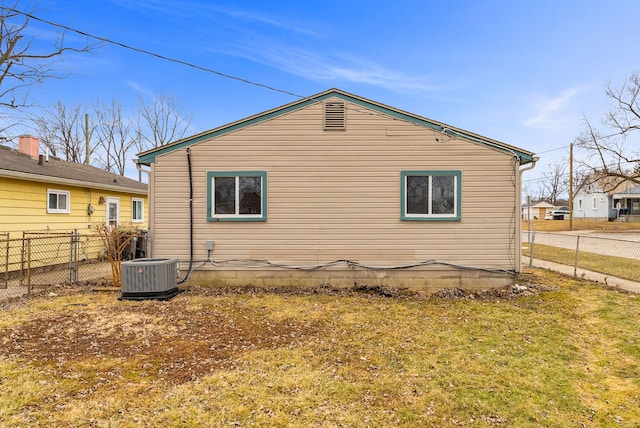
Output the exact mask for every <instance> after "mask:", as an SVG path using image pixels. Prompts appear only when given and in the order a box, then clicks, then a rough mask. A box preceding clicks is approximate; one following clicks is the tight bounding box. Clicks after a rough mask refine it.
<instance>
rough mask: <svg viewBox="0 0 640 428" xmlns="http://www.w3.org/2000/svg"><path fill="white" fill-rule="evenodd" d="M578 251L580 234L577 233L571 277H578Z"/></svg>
mask: <svg viewBox="0 0 640 428" xmlns="http://www.w3.org/2000/svg"><path fill="white" fill-rule="evenodd" d="M579 251H580V235H578V239H576V260H575V262H574V263H573V277H574V278H577V277H578V252H579Z"/></svg>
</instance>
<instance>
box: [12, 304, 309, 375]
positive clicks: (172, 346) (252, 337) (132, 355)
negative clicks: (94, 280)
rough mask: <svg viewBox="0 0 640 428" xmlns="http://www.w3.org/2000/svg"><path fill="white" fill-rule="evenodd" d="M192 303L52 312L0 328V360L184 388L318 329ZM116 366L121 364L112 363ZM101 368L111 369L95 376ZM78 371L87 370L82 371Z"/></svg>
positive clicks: (241, 310) (71, 308) (81, 307)
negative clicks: (250, 354)
mask: <svg viewBox="0 0 640 428" xmlns="http://www.w3.org/2000/svg"><path fill="white" fill-rule="evenodd" d="M114 300H115V296H114ZM189 301H190V299H189V298H188V297H186V298H182V299H173V300H171V301H169V302H155V301H145V302H120V303H119V304H110V305H107V304H105V305H98V307H95V306H94V305H89V304H70V305H67V308H65V309H66V310H64V311H56V312H55V315H52V314H49V315H46V316H43V317H39V318H35V319H33V320H30V321H29V322H27V323H24V324H20V325H17V326H13V327H10V328H7V329H4V330H2V331H0V344H1V345H2V346H1V349H0V355H3V356H14V357H18V358H22V359H26V360H29V361H30V362H31V364H34V365H37V366H47V367H49V368H50V369H51V370H55V371H56V372H57V373H58V374H62V375H63V376H65V375H66V376H70V377H80V376H84V375H85V374H88V373H91V375H93V374H95V376H96V377H98V378H100V379H107V378H110V377H115V378H121V377H122V376H130V375H131V373H130V372H131V371H134V372H135V373H136V376H140V377H147V378H149V379H154V378H156V379H161V380H166V381H169V382H172V383H182V382H185V381H189V380H193V379H197V378H199V377H201V376H203V375H207V374H210V373H211V372H213V371H214V370H216V369H217V368H221V367H223V366H225V365H226V364H229V362H230V361H232V359H234V358H236V357H238V356H239V355H240V354H242V352H244V351H247V350H253V349H263V348H273V347H278V346H284V345H287V344H292V343H294V342H300V341H302V340H304V338H305V336H307V335H313V334H315V331H316V330H315V328H313V329H312V327H311V326H309V325H303V324H300V323H296V322H294V321H278V322H274V321H271V320H269V319H268V317H266V316H260V315H258V314H256V313H255V312H252V311H250V310H248V309H246V308H243V307H234V306H232V305H229V304H227V305H224V306H207V307H197V306H196V307H194V306H193V305H190V304H189ZM89 306H91V307H89ZM114 361H115V362H118V361H121V362H122V364H121V365H119V366H118V364H116V365H115V366H113V365H114V363H113V362H114ZM101 362H102V363H104V364H101ZM127 364H129V366H127ZM102 365H104V366H108V367H111V368H110V369H109V370H107V372H104V371H103V372H102V373H94V372H93V371H92V370H94V367H92V366H96V367H100V366H102ZM83 366H89V367H88V370H87V373H83V370H82V367H83ZM127 373H128V374H127Z"/></svg>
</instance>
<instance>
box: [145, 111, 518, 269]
mask: <svg viewBox="0 0 640 428" xmlns="http://www.w3.org/2000/svg"><path fill="white" fill-rule="evenodd" d="M322 111H323V110H322V104H315V105H311V106H309V107H306V108H304V109H301V110H298V111H294V112H290V113H287V114H286V115H283V116H280V117H277V118H275V119H272V120H269V121H266V122H262V123H259V124H256V125H252V126H248V127H245V128H242V129H240V130H238V131H235V132H233V133H229V134H226V135H223V136H220V137H218V138H215V139H212V140H208V141H204V142H201V143H198V144H195V145H192V146H191V162H192V168H193V183H194V201H193V209H194V250H195V259H196V260H204V259H206V257H207V252H206V247H205V242H206V241H208V240H212V241H214V242H215V248H214V251H213V259H215V260H226V259H242V258H247V259H259V260H268V261H270V262H273V263H281V264H289V265H300V264H317V263H326V262H330V261H333V260H338V259H349V260H354V261H358V262H360V263H364V264H369V265H376V266H393V265H404V264H412V263H416V262H421V261H425V260H431V259H436V260H441V261H445V262H448V263H454V264H459V265H465V266H477V267H485V268H503V269H512V270H513V269H515V261H514V259H515V254H516V247H517V244H516V229H515V228H516V227H517V220H519V217H520V211H519V208H518V203H517V199H518V198H517V195H519V189H518V191H517V192H516V188H517V187H518V186H519V182H518V180H517V175H518V171H517V168H518V165H517V162H512V156H510V155H509V154H505V153H504V152H499V151H497V150H493V149H492V148H489V147H487V146H482V145H479V144H476V143H472V142H468V141H464V140H462V139H453V138H449V137H447V136H445V135H442V134H439V133H435V132H434V131H432V130H429V129H426V128H423V127H420V126H417V125H413V124H409V123H406V122H403V121H400V120H395V119H391V118H388V117H386V116H383V115H380V114H375V113H374V112H369V111H367V110H366V109H364V108H362V107H360V106H350V105H349V104H347V122H346V123H347V128H346V130H345V131H324V130H323V116H322ZM436 138H438V139H439V140H440V141H441V142H437V141H436ZM186 156H187V155H186V150H185V149H181V150H176V151H174V152H170V153H167V154H164V155H160V156H158V157H157V159H156V162H155V163H154V164H153V166H152V168H153V173H152V174H151V178H150V179H151V181H152V184H151V189H153V191H154V197H153V204H154V205H153V208H152V212H153V214H152V215H153V218H152V223H153V228H154V237H153V255H154V257H175V258H179V259H181V260H188V258H189V181H188V169H187V158H186ZM245 170H255V171H266V173H267V183H268V201H267V206H268V208H267V209H268V211H267V221H266V222H207V221H206V209H207V195H206V189H207V183H206V180H207V172H208V171H245ZM403 170H460V171H461V173H462V192H461V193H462V195H461V198H462V209H461V211H462V212H461V220H458V221H402V220H400V173H401V171H403Z"/></svg>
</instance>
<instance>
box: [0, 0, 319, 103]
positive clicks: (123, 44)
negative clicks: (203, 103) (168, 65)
mask: <svg viewBox="0 0 640 428" xmlns="http://www.w3.org/2000/svg"><path fill="white" fill-rule="evenodd" d="M0 9H3V10H6V11H10V12H14V13H17V14H20V15H23V16H26V17H27V18H29V19H33V20H34V21H39V22H42V23H44V24H47V25H51V26H53V27H57V28H62V29H63V30H67V31H71V32H73V33H76V34H80V35H81V36H84V37H89V38H92V39H95V40H99V41H101V42H104V43H109V44H112V45H116V46H120V47H121V48H124V49H128V50H131V51H134V52H138V53H141V54H145V55H150V56H153V57H156V58H158V59H161V60H164V61H170V62H173V63H176V64H180V65H184V66H187V67H191V68H194V69H196V70H200V71H204V72H207V73H212V74H215V75H217V76H220V77H224V78H227V79H232V80H237V81H239V82H242V83H246V84H249V85H253V86H258V87H261V88H264V89H268V90H270V91H275V92H280V93H283V94H286V95H291V96H293V97H296V98H303V99H304V98H306V97H305V96H303V95H299V94H296V93H294V92H291V91H287V90H284V89H279V88H276V87H273V86H270V85H266V84H264V83H259V82H254V81H252V80H249V79H245V78H242V77H238V76H234V75H231V74H227V73H223V72H221V71H217V70H214V69H212V68H208V67H204V66H201V65H197V64H194V63H191V62H188V61H184V60H181V59H176V58H171V57H168V56H166V55H162V54H159V53H157V52H151V51H149V50H146V49H142V48H138V47H135V46H131V45H129V44H126V43H123V42H119V41H117V40H113V39H109V38H107V37H102V36H98V35H95V34H91V33H88V32H86V31H82V30H78V29H77V28H73V27H70V26H68V25H65V24H60V23H58V22H53V21H50V20H47V19H44V18H40V17H37V16H35V15H33V14H32V13H28V12H24V11H21V10H18V9H15V8H12V7H6V6H1V5H0Z"/></svg>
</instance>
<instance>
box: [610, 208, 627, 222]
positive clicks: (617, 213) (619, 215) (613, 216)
mask: <svg viewBox="0 0 640 428" xmlns="http://www.w3.org/2000/svg"><path fill="white" fill-rule="evenodd" d="M628 215H629V208H612V209H610V210H609V221H625V220H626V216H628Z"/></svg>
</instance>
